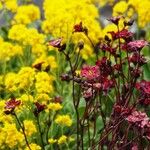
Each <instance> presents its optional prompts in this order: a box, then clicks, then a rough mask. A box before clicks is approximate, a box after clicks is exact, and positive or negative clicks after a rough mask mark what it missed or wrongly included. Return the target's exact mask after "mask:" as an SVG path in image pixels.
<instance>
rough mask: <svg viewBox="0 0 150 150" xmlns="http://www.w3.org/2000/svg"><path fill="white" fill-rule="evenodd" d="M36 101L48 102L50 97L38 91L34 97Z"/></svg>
mask: <svg viewBox="0 0 150 150" xmlns="http://www.w3.org/2000/svg"><path fill="white" fill-rule="evenodd" d="M35 99H36V100H37V101H38V102H43V103H44V102H45V103H46V102H48V101H49V100H50V99H51V98H50V97H49V95H48V94H46V93H38V94H37V96H36V98H35Z"/></svg>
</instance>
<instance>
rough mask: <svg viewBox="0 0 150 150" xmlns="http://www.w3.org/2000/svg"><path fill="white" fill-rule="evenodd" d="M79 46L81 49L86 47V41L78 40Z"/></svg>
mask: <svg viewBox="0 0 150 150" xmlns="http://www.w3.org/2000/svg"><path fill="white" fill-rule="evenodd" d="M78 47H79V49H80V50H81V49H83V48H84V42H83V41H79V42H78Z"/></svg>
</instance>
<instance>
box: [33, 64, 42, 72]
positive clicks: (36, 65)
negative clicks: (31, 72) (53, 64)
mask: <svg viewBox="0 0 150 150" xmlns="http://www.w3.org/2000/svg"><path fill="white" fill-rule="evenodd" d="M43 63H44V62H40V63H37V64H35V65H33V68H35V69H37V70H39V71H41V70H42V64H43Z"/></svg>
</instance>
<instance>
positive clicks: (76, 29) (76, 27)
mask: <svg viewBox="0 0 150 150" xmlns="http://www.w3.org/2000/svg"><path fill="white" fill-rule="evenodd" d="M83 31H84V29H83V26H82V22H80V23H79V24H76V25H74V32H83Z"/></svg>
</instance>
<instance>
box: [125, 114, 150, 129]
mask: <svg viewBox="0 0 150 150" xmlns="http://www.w3.org/2000/svg"><path fill="white" fill-rule="evenodd" d="M126 120H127V121H128V122H129V123H131V124H134V125H135V126H137V127H140V128H144V127H145V126H146V125H147V123H148V122H149V117H148V116H147V114H146V113H145V112H140V111H133V112H132V114H131V115H129V116H128V117H127V118H126Z"/></svg>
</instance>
